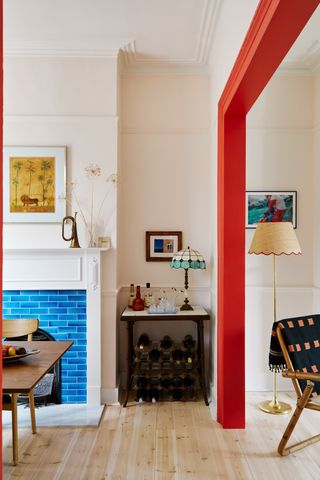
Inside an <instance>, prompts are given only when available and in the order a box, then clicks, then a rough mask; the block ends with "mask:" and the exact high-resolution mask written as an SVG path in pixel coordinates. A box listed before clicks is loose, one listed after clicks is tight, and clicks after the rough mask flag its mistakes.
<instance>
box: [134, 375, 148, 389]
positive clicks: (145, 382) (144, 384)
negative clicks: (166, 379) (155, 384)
mask: <svg viewBox="0 0 320 480" xmlns="http://www.w3.org/2000/svg"><path fill="white" fill-rule="evenodd" d="M147 386H148V379H147V378H146V377H138V380H137V387H139V388H140V389H143V388H147Z"/></svg>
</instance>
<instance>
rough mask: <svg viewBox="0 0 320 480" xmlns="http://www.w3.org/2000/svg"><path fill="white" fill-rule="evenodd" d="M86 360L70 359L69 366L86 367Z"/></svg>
mask: <svg viewBox="0 0 320 480" xmlns="http://www.w3.org/2000/svg"><path fill="white" fill-rule="evenodd" d="M86 363H87V362H86V359H85V358H74V359H73V358H69V359H68V364H69V365H86Z"/></svg>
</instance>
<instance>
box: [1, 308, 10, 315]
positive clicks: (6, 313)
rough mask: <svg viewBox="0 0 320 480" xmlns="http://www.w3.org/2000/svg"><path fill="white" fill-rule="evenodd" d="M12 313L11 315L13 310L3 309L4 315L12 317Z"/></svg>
mask: <svg viewBox="0 0 320 480" xmlns="http://www.w3.org/2000/svg"><path fill="white" fill-rule="evenodd" d="M10 313H11V308H3V309H2V315H10Z"/></svg>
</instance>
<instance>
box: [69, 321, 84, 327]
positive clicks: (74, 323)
mask: <svg viewBox="0 0 320 480" xmlns="http://www.w3.org/2000/svg"><path fill="white" fill-rule="evenodd" d="M68 324H69V326H70V327H71V326H73V325H74V326H76V327H85V326H86V325H87V322H86V321H85V320H78V319H77V320H69V322H68Z"/></svg>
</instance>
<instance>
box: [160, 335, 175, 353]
mask: <svg viewBox="0 0 320 480" xmlns="http://www.w3.org/2000/svg"><path fill="white" fill-rule="evenodd" d="M172 344H173V341H172V339H171V338H170V337H169V335H165V336H164V337H163V339H162V340H161V342H160V347H161V348H163V350H168V349H169V348H171V347H172Z"/></svg>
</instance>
